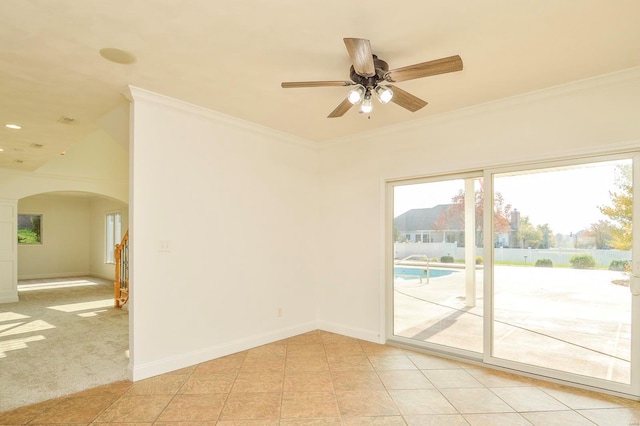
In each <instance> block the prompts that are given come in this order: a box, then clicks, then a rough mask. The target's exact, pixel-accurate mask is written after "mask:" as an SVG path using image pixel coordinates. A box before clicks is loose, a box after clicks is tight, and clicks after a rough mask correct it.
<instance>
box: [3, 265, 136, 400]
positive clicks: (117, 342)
mask: <svg viewBox="0 0 640 426" xmlns="http://www.w3.org/2000/svg"><path fill="white" fill-rule="evenodd" d="M18 295H19V301H18V302H16V303H7V304H0V384H1V385H0V411H5V410H9V409H12V408H16V407H21V406H25V405H29V404H33V403H36V402H40V401H45V400H48V399H52V398H57V397H60V396H64V395H68V394H71V393H75V392H78V391H81V390H85V389H89V388H93V387H96V386H100V385H104V384H107V383H112V382H116V381H119V380H127V379H128V378H129V377H128V372H127V366H128V363H129V359H128V348H129V337H128V334H129V314H128V312H127V310H126V309H115V308H114V307H113V282H111V281H107V280H103V279H99V278H93V277H73V278H59V279H51V280H24V281H20V282H19V283H18Z"/></svg>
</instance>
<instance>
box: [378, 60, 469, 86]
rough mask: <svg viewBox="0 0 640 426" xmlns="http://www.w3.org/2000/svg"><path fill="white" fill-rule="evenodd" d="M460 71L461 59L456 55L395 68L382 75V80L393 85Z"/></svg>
mask: <svg viewBox="0 0 640 426" xmlns="http://www.w3.org/2000/svg"><path fill="white" fill-rule="evenodd" d="M460 70H462V58H460V56H458V55H456V56H450V57H448V58H442V59H436V60H435V61H429V62H423V63H421V64H415V65H409V66H408V67H402V68H396V69H393V70H390V71H387V72H386V73H385V74H384V79H385V80H387V81H389V82H392V83H393V82H398V81H406V80H413V79H415V78H422V77H428V76H430V75H438V74H445V73H448V72H454V71H460Z"/></svg>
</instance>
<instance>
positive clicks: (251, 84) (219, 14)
mask: <svg viewBox="0 0 640 426" xmlns="http://www.w3.org/2000/svg"><path fill="white" fill-rule="evenodd" d="M638 16H640V2H639V1H637V0H615V1H611V0H592V1H584V0H554V1H513V0H490V1H477V0H459V1H444V0H438V1H434V0H426V1H425V0H407V1H403V0H401V1H397V2H388V1H380V0H369V1H367V2H360V3H358V2H345V1H344V0H324V1H322V2H319V1H300V0H273V1H269V2H259V1H251V2H250V1H235V2H234V1H224V2H223V1H219V0H153V1H151V0H91V1H87V0H56V1H48V0H39V1H36V0H33V1H27V0H3V1H2V2H0V123H1V124H2V127H1V128H0V148H2V149H3V150H4V151H3V152H0V167H5V168H14V169H21V170H37V169H38V167H40V166H41V165H42V164H45V163H46V162H47V161H48V160H49V159H50V158H52V157H53V156H56V155H60V153H61V152H63V151H65V150H67V149H69V148H70V147H72V146H73V144H74V143H76V142H77V141H79V140H81V139H82V138H84V137H86V136H87V135H89V134H90V133H92V132H94V131H95V130H96V129H97V128H98V127H100V124H99V120H100V118H101V117H103V116H104V115H105V114H106V113H108V112H109V111H111V110H113V109H114V108H115V107H117V106H118V105H120V104H122V103H123V102H126V100H125V99H124V96H123V93H125V92H126V88H127V86H128V85H134V86H137V87H140V88H144V89H148V90H151V91H154V92H157V93H161V94H164V95H167V96H171V97H175V98H178V99H181V100H184V101H187V102H190V103H193V104H197V105H200V106H204V107H207V108H210V109H212V110H215V111H218V112H221V113H223V114H228V115H231V116H234V117H237V118H240V119H243V120H247V121H250V122H253V123H257V124H260V125H263V126H267V127H270V128H272V129H276V130H279V131H282V132H286V133H289V134H293V135H297V136H299V137H301V138H305V139H309V140H311V141H316V142H318V143H323V142H325V141H328V140H333V139H336V138H340V137H343V136H347V135H352V134H355V133H359V132H364V131H367V130H371V129H376V128H380V127H383V126H390V125H394V124H399V123H403V122H406V121H409V120H419V119H422V118H425V117H428V116H432V115H434V114H439V113H443V112H446V111H451V110H455V109H460V108H465V107H469V106H472V105H477V104H481V103H485V102H490V101H493V100H496V99H500V98H505V97H509V96H513V95H517V94H521V93H525V92H530V91H535V90H539V89H543V88H547V87H550V86H555V85H560V84H564V83H568V82H571V81H575V80H580V79H585V78H589V77H593V76H597V75H602V74H606V73H611V72H616V71H619V70H623V69H627V68H632V67H638V66H640V25H638ZM344 37H358V38H366V39H369V40H370V41H371V45H372V50H373V53H374V54H376V55H378V57H380V58H381V59H384V60H385V61H387V62H388V63H389V66H390V68H392V69H393V68H398V67H402V66H406V65H411V64H415V63H420V62H425V61H429V60H433V59H438V58H442V57H447V56H452V55H460V56H461V57H462V60H463V63H464V69H463V70H462V71H461V72H455V73H450V74H442V75H437V76H432V77H426V78H421V79H417V80H411V81H406V82H402V83H398V87H401V88H402V89H404V90H406V91H409V92H410V93H412V94H414V95H416V96H418V97H419V98H421V99H424V100H425V101H427V102H428V103H429V104H428V105H427V106H426V107H424V108H423V109H421V110H419V111H417V112H414V113H411V112H409V111H407V110H405V109H403V108H401V107H399V106H397V105H395V104H393V103H390V104H386V105H382V104H379V103H375V102H374V110H373V112H372V113H371V114H368V115H365V114H359V113H358V111H357V109H356V108H352V109H351V110H350V111H348V112H347V113H346V114H345V115H344V117H342V118H332V119H329V118H327V115H328V114H329V113H330V112H331V111H332V110H333V109H334V108H335V107H336V106H337V105H338V104H339V103H340V102H341V101H342V100H343V99H344V98H345V96H346V94H347V90H348V88H346V87H325V88H297V89H282V88H281V87H280V83H281V82H282V81H308V80H348V79H349V66H350V65H351V63H350V59H349V56H348V54H347V51H346V49H345V45H344V43H343V38H344ZM103 48H117V49H122V50H125V51H127V52H130V53H131V54H133V55H134V56H135V58H136V61H135V62H134V63H132V64H118V63H114V62H109V61H107V60H105V59H104V58H103V57H102V56H101V55H100V53H99V52H100V50H101V49H103ZM70 122H71V123H70ZM6 123H17V124H20V125H21V126H22V129H21V130H13V129H8V128H6V127H4V124H6Z"/></svg>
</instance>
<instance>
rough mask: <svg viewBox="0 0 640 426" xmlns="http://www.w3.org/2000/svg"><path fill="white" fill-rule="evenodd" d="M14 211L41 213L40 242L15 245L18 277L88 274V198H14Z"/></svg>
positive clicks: (89, 239) (52, 196) (41, 196)
mask: <svg viewBox="0 0 640 426" xmlns="http://www.w3.org/2000/svg"><path fill="white" fill-rule="evenodd" d="M18 214H42V215H43V217H42V244H20V245H19V246H18V279H30V278H53V277H67V276H78V275H88V274H89V258H90V256H89V251H90V248H91V221H90V199H89V198H88V197H68V196H56V195H48V194H44V195H35V196H32V197H27V198H23V199H21V200H19V201H18Z"/></svg>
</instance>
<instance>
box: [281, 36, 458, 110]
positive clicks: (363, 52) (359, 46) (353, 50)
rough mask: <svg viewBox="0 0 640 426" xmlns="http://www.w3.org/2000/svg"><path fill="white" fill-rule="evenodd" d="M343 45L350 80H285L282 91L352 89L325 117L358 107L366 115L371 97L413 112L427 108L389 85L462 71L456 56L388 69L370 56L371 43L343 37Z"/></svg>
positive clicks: (382, 62) (409, 94) (372, 55)
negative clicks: (294, 89) (357, 105)
mask: <svg viewBox="0 0 640 426" xmlns="http://www.w3.org/2000/svg"><path fill="white" fill-rule="evenodd" d="M344 44H345V46H346V47H347V52H348V53H349V57H350V58H351V63H352V64H353V65H351V69H350V78H351V81H285V82H283V83H282V84H281V86H282V87H283V88H285V89H290V88H300V87H327V86H355V87H354V88H353V89H351V90H350V91H349V94H348V96H347V98H346V99H345V100H343V101H342V102H341V103H340V105H338V106H337V107H336V109H334V110H333V111H332V112H331V114H329V116H328V118H335V117H342V116H343V115H344V114H345V113H346V112H347V111H349V109H350V108H351V107H352V106H353V105H356V104H360V112H363V113H369V112H371V110H372V109H373V105H372V103H371V98H372V96H373V94H375V96H376V97H377V98H378V100H379V101H380V102H382V103H385V104H386V103H387V102H389V101H391V102H393V103H395V104H396V105H400V106H401V107H403V108H405V109H407V110H409V111H411V112H415V111H418V110H419V109H420V108H422V107H424V106H425V105H427V103H426V102H425V101H423V100H422V99H420V98H418V97H416V96H414V95H412V94H411V93H409V92H406V91H404V90H402V89H400V88H399V87H397V86H394V85H392V84H382V83H396V82H400V81H406V80H413V79H416V78H422V77H428V76H431V75H438V74H445V73H448V72H454V71H460V70H462V59H461V58H460V56H458V55H456V56H449V57H447V58H442V59H436V60H434V61H428V62H422V63H420V64H415V65H409V66H406V67H402V68H396V69H393V70H389V65H388V64H387V63H386V62H385V61H383V60H382V59H379V58H378V57H377V56H376V55H374V54H373V53H371V43H370V42H369V40H366V39H362V38H345V39H344Z"/></svg>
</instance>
